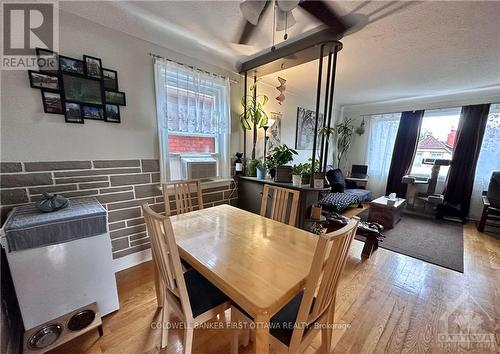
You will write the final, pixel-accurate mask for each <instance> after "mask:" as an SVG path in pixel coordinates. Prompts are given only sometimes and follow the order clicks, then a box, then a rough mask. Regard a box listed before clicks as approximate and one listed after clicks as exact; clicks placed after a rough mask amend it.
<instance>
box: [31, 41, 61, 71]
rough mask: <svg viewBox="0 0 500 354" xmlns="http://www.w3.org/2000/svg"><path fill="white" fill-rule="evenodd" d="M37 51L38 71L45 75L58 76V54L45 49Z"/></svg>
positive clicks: (37, 49)
mask: <svg viewBox="0 0 500 354" xmlns="http://www.w3.org/2000/svg"><path fill="white" fill-rule="evenodd" d="M35 51H36V59H37V60H36V61H37V64H38V71H40V72H42V73H45V74H51V75H58V74H59V56H58V55H57V53H56V52H53V51H51V50H48V49H43V48H36V49H35Z"/></svg>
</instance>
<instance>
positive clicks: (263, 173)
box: [257, 168, 266, 179]
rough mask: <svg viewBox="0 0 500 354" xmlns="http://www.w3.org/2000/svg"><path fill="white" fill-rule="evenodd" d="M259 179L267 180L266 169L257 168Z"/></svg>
mask: <svg viewBox="0 0 500 354" xmlns="http://www.w3.org/2000/svg"><path fill="white" fill-rule="evenodd" d="M257 179H266V169H265V168H257Z"/></svg>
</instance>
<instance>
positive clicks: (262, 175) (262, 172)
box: [255, 159, 267, 179]
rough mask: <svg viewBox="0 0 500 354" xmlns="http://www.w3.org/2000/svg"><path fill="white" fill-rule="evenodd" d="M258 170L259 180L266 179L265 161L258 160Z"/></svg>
mask: <svg viewBox="0 0 500 354" xmlns="http://www.w3.org/2000/svg"><path fill="white" fill-rule="evenodd" d="M255 167H256V169H257V179H266V172H267V169H266V162H265V160H264V159H261V160H257V164H256V165H255Z"/></svg>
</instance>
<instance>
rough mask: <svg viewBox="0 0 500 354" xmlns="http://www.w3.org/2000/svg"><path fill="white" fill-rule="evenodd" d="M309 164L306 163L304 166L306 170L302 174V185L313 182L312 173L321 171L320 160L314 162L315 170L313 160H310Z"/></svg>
mask: <svg viewBox="0 0 500 354" xmlns="http://www.w3.org/2000/svg"><path fill="white" fill-rule="evenodd" d="M308 161H309V162H306V163H305V164H304V165H303V166H304V170H303V172H302V184H309V182H310V181H311V173H313V171H314V172H316V171H319V165H320V161H319V159H315V160H314V168H312V158H309V160H308Z"/></svg>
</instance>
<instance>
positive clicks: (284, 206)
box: [260, 184, 300, 226]
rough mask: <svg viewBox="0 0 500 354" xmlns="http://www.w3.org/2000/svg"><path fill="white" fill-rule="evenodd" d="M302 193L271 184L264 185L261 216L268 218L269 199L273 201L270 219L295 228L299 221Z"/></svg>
mask: <svg viewBox="0 0 500 354" xmlns="http://www.w3.org/2000/svg"><path fill="white" fill-rule="evenodd" d="M299 197H300V192H299V191H296V190H293V189H287V188H282V187H277V186H272V185H269V184H264V189H263V191H262V202H261V205H260V215H262V216H265V217H268V216H267V215H266V214H267V210H268V203H267V201H268V199H271V202H272V203H271V210H270V213H269V214H270V215H269V218H271V219H273V220H276V221H279V222H282V223H284V224H288V225H292V226H295V221H296V220H297V208H298V205H299Z"/></svg>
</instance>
